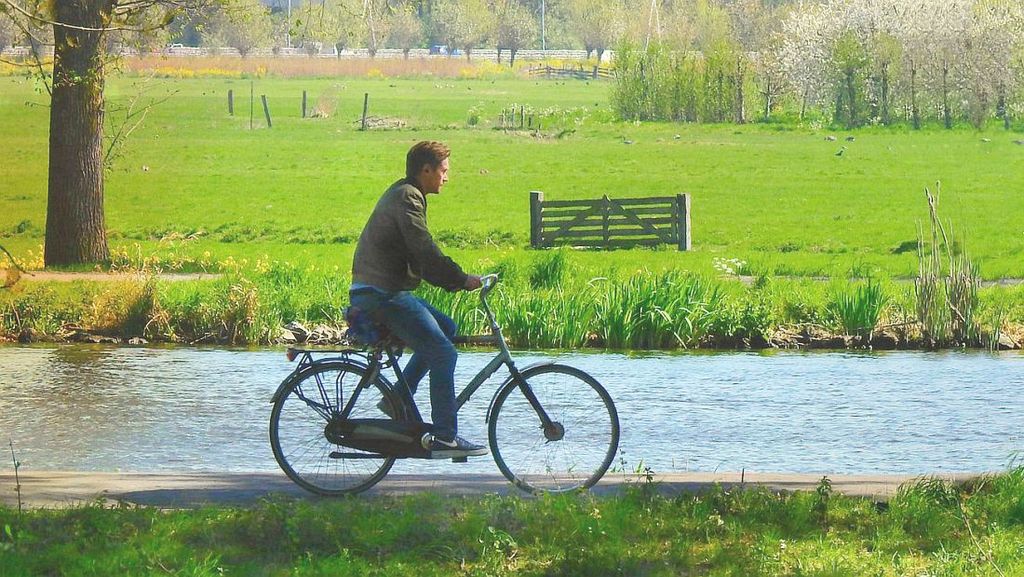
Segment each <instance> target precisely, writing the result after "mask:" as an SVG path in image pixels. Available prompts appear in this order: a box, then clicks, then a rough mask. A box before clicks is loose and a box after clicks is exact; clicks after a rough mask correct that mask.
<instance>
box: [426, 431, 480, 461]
mask: <svg viewBox="0 0 1024 577" xmlns="http://www.w3.org/2000/svg"><path fill="white" fill-rule="evenodd" d="M421 442H422V444H423V448H424V449H427V450H428V451H430V453H431V457H433V458H435V459H447V458H449V457H452V458H455V457H477V456H480V455H486V454H487V453H488V451H487V447H484V446H483V445H477V444H476V443H470V442H469V441H467V440H466V439H463V438H462V437H455V438H454V439H452V440H451V441H447V440H444V439H442V438H440V437H435V436H434V435H432V434H430V433H427V434H425V435H423V438H422V439H421Z"/></svg>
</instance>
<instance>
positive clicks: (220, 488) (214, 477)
mask: <svg viewBox="0 0 1024 577" xmlns="http://www.w3.org/2000/svg"><path fill="white" fill-rule="evenodd" d="M970 476H971V475H942V477H943V478H949V479H965V478H969V477H970ZM821 477H822V475H820V474H785V473H745V474H742V475H741V473H673V474H668V475H656V476H655V478H654V480H655V481H656V482H657V483H658V489H659V491H660V492H662V493H665V494H677V493H686V492H697V491H701V490H705V489H707V488H709V487H711V486H712V485H713V484H715V483H720V484H722V485H723V486H727V487H733V486H739V485H741V484H744V485H746V486H765V487H768V488H770V489H772V490H776V491H813V490H814V489H815V488H817V486H818V482H819V481H820V480H821ZM828 477H829V480H831V481H832V488H833V490H835V491H837V492H840V493H844V494H847V495H852V496H862V497H870V498H874V499H878V500H884V499H887V498H888V497H890V496H892V495H893V494H894V493H895V492H896V490H897V489H898V488H899V486H900V484H902V483H904V482H907V481H911V480H913V479H915V478H916V477H912V476H901V475H828ZM20 478H21V499H22V503H23V504H24V505H25V506H27V507H62V506H69V505H75V504H82V503H88V502H92V501H94V500H96V499H97V498H100V497H103V498H105V499H107V500H110V501H126V502H130V503H137V504H140V505H149V506H155V507H167V508H180V507H195V506H200V505H203V504H215V505H247V504H252V503H255V502H256V501H258V500H259V499H261V498H263V497H267V496H270V495H286V496H288V497H295V498H302V499H316V498H317V497H315V496H312V495H310V494H308V493H306V492H304V491H303V490H301V489H299V488H298V487H297V486H296V485H295V484H293V483H292V482H291V481H290V480H288V478H287V477H285V476H284V474H283V473H178V474H175V473H93V472H71V471H42V472H39V471H35V472H22V473H21V474H20ZM638 483H643V480H641V479H638V478H637V477H636V476H635V475H606V476H605V478H604V479H603V480H602V481H601V482H600V483H599V484H598V486H597V487H595V488H594V492H595V493H597V494H599V495H607V494H614V493H616V492H618V491H621V490H622V488H623V487H624V486H628V485H629V484H638ZM423 491H435V492H440V493H445V494H452V495H482V494H485V493H499V494H516V493H518V491H517V490H516V489H515V488H514V487H512V485H511V484H509V483H508V482H507V481H506V480H505V478H504V477H501V476H499V475H451V476H425V475H389V476H388V477H387V478H385V479H384V481H382V482H381V483H379V484H378V485H377V486H376V487H374V488H373V489H371V490H370V491H368V492H367V493H365V495H367V496H371V497H372V496H374V495H403V494H410V493H418V492H423ZM0 501H2V502H3V503H4V504H6V505H7V506H10V507H17V505H18V495H17V492H16V490H15V480H14V474H13V473H3V474H0Z"/></svg>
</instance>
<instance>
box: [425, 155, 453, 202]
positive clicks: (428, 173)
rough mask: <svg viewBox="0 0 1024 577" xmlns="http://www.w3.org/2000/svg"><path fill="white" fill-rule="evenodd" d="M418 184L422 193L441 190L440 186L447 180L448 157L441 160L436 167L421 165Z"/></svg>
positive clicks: (434, 192) (432, 192)
mask: <svg viewBox="0 0 1024 577" xmlns="http://www.w3.org/2000/svg"><path fill="white" fill-rule="evenodd" d="M418 180H419V185H420V187H421V189H422V190H423V194H436V193H439V192H441V187H442V186H444V183H446V182H448V159H447V158H446V159H444V160H442V161H441V164H440V165H439V166H437V167H436V168H435V167H433V166H430V165H429V164H425V165H423V170H421V171H420V177H419V179H418Z"/></svg>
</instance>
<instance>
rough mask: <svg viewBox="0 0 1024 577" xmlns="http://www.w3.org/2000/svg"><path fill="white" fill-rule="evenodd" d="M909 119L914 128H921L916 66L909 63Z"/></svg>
mask: <svg viewBox="0 0 1024 577" xmlns="http://www.w3.org/2000/svg"><path fill="white" fill-rule="evenodd" d="M910 119H911V122H913V124H914V130H920V129H921V111H920V110H918V108H917V66H916V63H914V62H911V63H910Z"/></svg>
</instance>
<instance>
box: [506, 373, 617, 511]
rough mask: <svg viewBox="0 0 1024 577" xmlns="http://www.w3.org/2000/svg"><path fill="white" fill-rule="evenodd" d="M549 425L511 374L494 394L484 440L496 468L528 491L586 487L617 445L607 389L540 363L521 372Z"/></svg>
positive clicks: (614, 417) (583, 375)
mask: <svg viewBox="0 0 1024 577" xmlns="http://www.w3.org/2000/svg"><path fill="white" fill-rule="evenodd" d="M522 376H523V379H524V380H525V381H526V382H527V383H528V384H529V387H530V389H531V390H532V391H533V393H534V395H535V396H536V398H537V401H538V402H539V403H540V405H541V407H543V409H544V412H546V413H547V415H548V417H550V418H551V420H552V422H553V426H552V427H549V428H547V429H545V427H544V425H543V424H542V422H541V418H540V416H539V414H538V412H537V410H535V409H534V407H533V405H532V404H531V403H530V402H529V400H528V399H527V397H526V395H525V394H524V393H523V391H522V390H521V389H520V387H519V386H518V384H517V383H516V382H515V381H514V380H510V381H509V382H508V383H507V384H505V385H504V386H503V387H502V389H501V390H500V391H498V394H497V396H496V397H495V400H494V407H493V408H492V410H491V416H490V423H489V424H488V440H489V442H490V446H491V453H492V454H493V455H494V461H495V463H497V464H498V469H500V470H501V473H502V474H503V475H505V477H506V478H508V480H509V481H511V482H512V483H513V484H515V485H516V486H517V487H519V488H520V489H522V490H524V491H527V492H530V493H543V492H564V491H572V490H576V489H585V488H587V487H591V486H593V485H594V483H597V481H598V480H599V479H600V478H601V477H602V476H603V475H604V474H605V471H607V470H608V467H609V465H611V462H612V459H613V458H614V457H615V452H616V451H617V450H618V446H619V416H618V413H617V412H616V410H615V404H614V403H613V402H612V399H611V397H610V396H609V395H608V392H607V391H606V390H605V389H604V387H602V386H601V384H600V383H598V382H597V380H595V379H594V378H593V377H591V376H590V375H588V374H587V373H585V372H583V371H581V370H579V369H576V368H573V367H568V366H565V365H543V366H539V367H535V368H531V369H527V370H525V371H523V373H522Z"/></svg>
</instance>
